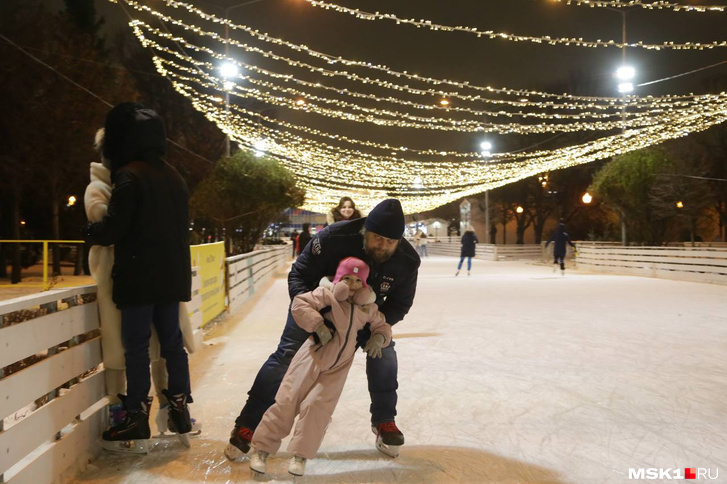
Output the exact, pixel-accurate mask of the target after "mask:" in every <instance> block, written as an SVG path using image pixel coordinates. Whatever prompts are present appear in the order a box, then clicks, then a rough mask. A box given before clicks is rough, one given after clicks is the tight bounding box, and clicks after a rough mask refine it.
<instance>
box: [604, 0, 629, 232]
mask: <svg viewBox="0 0 727 484" xmlns="http://www.w3.org/2000/svg"><path fill="white" fill-rule="evenodd" d="M604 8H606V9H607V10H611V11H613V12H618V13H619V14H621V67H620V68H619V70H618V71H617V74H616V76H617V77H618V78H619V79H621V80H623V81H628V80H630V79H631V78H633V76H634V72H633V69H629V68H628V67H627V66H626V14H627V13H628V10H624V9H621V8H610V7H604ZM632 90H633V84H630V83H625V82H624V83H621V84H619V91H620V92H621V134H622V135H623V134H624V133H625V132H626V93H627V92H630V91H632ZM619 216H620V218H621V245H626V219H625V216H624V214H623V213H621V212H619Z"/></svg>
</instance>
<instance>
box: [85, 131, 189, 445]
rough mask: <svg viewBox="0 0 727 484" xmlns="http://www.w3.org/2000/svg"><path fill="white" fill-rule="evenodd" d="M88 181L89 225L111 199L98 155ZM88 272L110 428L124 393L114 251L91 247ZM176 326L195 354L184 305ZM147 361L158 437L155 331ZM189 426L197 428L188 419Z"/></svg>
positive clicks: (97, 144) (160, 368) (99, 140)
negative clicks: (93, 287) (93, 294)
mask: <svg viewBox="0 0 727 484" xmlns="http://www.w3.org/2000/svg"><path fill="white" fill-rule="evenodd" d="M103 140H104V129H103V128H101V129H99V130H98V132H96V136H95V139H94V148H95V149H96V151H97V152H98V153H99V154H101V151H102V150H103ZM90 173H91V181H90V183H89V184H88V186H87V187H86V192H85V194H84V206H85V209H86V217H87V218H88V221H89V222H91V223H95V222H101V221H102V220H103V217H104V216H105V215H106V213H107V212H108V206H109V201H110V199H111V190H112V188H113V187H112V184H111V162H110V160H108V159H106V158H104V157H103V155H101V162H100V163H97V162H91V166H90ZM88 263H89V270H90V272H91V275H92V276H93V279H94V281H95V282H96V286H97V291H96V301H97V305H98V312H99V322H100V325H101V348H102V356H103V364H104V376H105V379H106V392H107V393H108V396H109V401H110V405H109V413H110V416H111V419H112V424H118V423H121V420H122V416H123V414H124V412H125V410H124V408H123V404H122V403H121V400H120V398H119V396H118V395H121V394H125V393H126V375H125V363H124V347H123V343H122V341H121V311H119V309H118V308H117V307H116V305H115V304H114V302H113V299H112V296H111V293H112V288H113V282H112V280H111V270H112V267H113V265H114V247H113V246H109V247H104V246H101V245H94V246H91V249H90V251H89V254H88ZM179 325H180V327H181V330H182V335H183V337H184V347H185V348H186V349H187V351H188V352H189V353H193V352H194V351H195V349H196V348H195V342H194V335H193V331H192V323H191V321H190V319H189V311H188V309H187V304H186V303H184V302H182V303H180V305H179ZM149 358H150V359H151V376H152V380H153V381H154V388H155V389H156V395H157V399H158V400H159V409H160V411H159V412H158V413H157V419H156V420H157V421H156V423H157V427H158V429H159V431H160V433H164V432H166V430H167V429H168V427H169V426H168V424H167V420H168V418H167V417H168V411H167V409H168V406H169V401H168V400H167V397H166V396H165V395H164V394H163V393H162V392H161V390H162V389H164V388H166V387H167V381H168V375H167V368H166V362H165V361H164V359H163V358H161V355H160V354H159V339H158V338H157V335H156V331H152V337H151V341H150V344H149ZM192 422H193V425H194V426H196V427H199V424H197V423H196V422H195V420H194V419H192Z"/></svg>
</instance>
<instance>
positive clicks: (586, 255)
mask: <svg viewBox="0 0 727 484" xmlns="http://www.w3.org/2000/svg"><path fill="white" fill-rule="evenodd" d="M576 260H577V263H578V268H579V269H582V270H588V271H594V272H610V273H618V274H630V275H636V276H647V277H660V278H667V279H679V280H686V281H695V282H709V283H717V284H727V248H707V247H623V246H590V245H588V246H587V245H584V244H579V247H578V257H577V259H576Z"/></svg>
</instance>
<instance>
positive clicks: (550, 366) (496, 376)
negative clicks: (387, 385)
mask: <svg viewBox="0 0 727 484" xmlns="http://www.w3.org/2000/svg"><path fill="white" fill-rule="evenodd" d="M473 263H474V265H473V271H472V276H470V277H468V276H467V275H466V273H465V274H460V275H459V277H454V272H455V265H456V260H455V259H452V258H447V257H431V258H427V259H425V260H424V261H423V264H422V268H421V271H420V275H419V288H418V293H417V298H416V301H415V303H414V306H413V308H412V310H411V312H410V314H409V315H408V316H407V317H406V319H405V320H404V321H402V322H401V323H399V324H397V325H396V326H395V327H394V335H395V339H396V342H397V346H396V349H397V353H398V356H399V407H398V410H399V416H398V417H397V423H398V425H399V427H400V428H401V429H402V431H403V432H404V434H405V436H406V442H407V443H406V445H405V446H404V447H403V449H402V452H401V455H400V456H399V457H398V458H396V459H391V458H388V457H386V456H384V455H382V454H380V453H379V452H378V451H377V450H376V449H375V448H374V445H373V444H374V436H373V434H372V433H371V431H370V429H369V413H368V405H369V397H368V393H367V390H366V388H367V387H366V375H365V368H364V366H365V358H364V355H363V354H361V355H359V356H358V357H357V358H356V361H355V363H354V366H353V368H352V369H351V373H350V375H349V379H348V383H347V385H346V388H345V390H344V394H343V396H342V398H341V401H340V403H339V406H338V408H337V410H336V412H335V414H334V416H333V422H332V423H331V425H330V427H329V429H328V434H327V435H326V438H325V440H324V442H323V446H322V448H321V450H320V453H319V458H318V459H315V460H313V461H311V462H309V464H308V468H307V470H306V476H305V477H303V478H298V479H296V480H297V481H300V482H312V483H313V482H314V483H359V482H407V483H449V482H467V483H470V482H471V483H481V482H553V483H578V484H580V483H620V482H633V481H629V476H628V472H629V468H672V469H674V468H681V469H682V472H683V469H684V468H685V467H695V468H700V467H701V468H711V469H712V475H714V470H715V469H719V471H720V477H722V478H723V479H724V475H727V442H726V440H725V435H727V407H726V406H725V401H727V368H726V366H727V365H726V363H725V348H727V297H726V296H727V290H726V288H725V287H724V286H718V285H710V284H699V283H691V282H678V281H670V280H659V279H649V278H640V277H628V276H615V275H599V274H588V273H581V272H578V271H568V272H567V273H566V275H565V277H561V276H560V274H559V273H558V274H554V273H552V271H551V268H550V267H546V266H542V265H532V264H528V263H525V262H497V263H495V262H486V261H479V260H477V261H474V262H473ZM463 272H464V271H463ZM287 304H288V299H287V288H286V280H285V278H284V277H280V278H278V279H276V280H275V281H274V282H273V283H272V285H271V286H270V288H269V289H268V290H267V291H265V292H264V293H262V294H258V296H257V299H256V302H255V304H254V306H253V307H250V308H248V309H246V310H243V311H244V312H240V313H238V314H235V315H233V317H232V318H231V322H230V323H229V324H228V325H227V327H226V328H225V329H224V331H220V332H219V334H218V335H216V337H215V338H213V339H211V340H209V341H208V343H211V344H209V345H208V346H206V347H205V348H204V349H203V350H202V351H201V352H199V353H197V354H196V355H194V357H193V359H192V376H193V385H194V386H193V392H194V399H195V403H194V404H193V405H192V413H193V416H194V417H196V418H198V419H199V420H201V421H202V422H203V425H204V431H203V434H202V435H201V436H199V437H196V438H193V439H192V440H193V441H192V448H191V450H184V449H182V448H181V446H180V445H179V444H178V443H177V442H176V441H175V440H165V441H162V442H161V443H160V444H159V445H158V446H157V447H156V448H154V449H153V450H152V452H151V453H150V454H149V455H148V456H145V457H140V456H125V455H124V456H119V455H112V454H108V453H104V454H102V456H101V457H100V458H99V459H97V460H96V461H95V462H94V463H93V465H92V466H91V467H90V468H89V469H88V470H87V471H86V472H85V473H84V474H82V475H81V476H79V477H78V479H77V480H76V481H75V482H78V483H99V484H100V483H124V484H126V483H128V484H131V483H135V484H136V483H153V484H177V483H186V482H214V483H228V482H248V481H249V482H254V480H253V478H252V476H251V474H250V470H249V466H248V463H247V462H243V463H232V462H229V461H228V460H227V459H226V458H225V457H224V455H223V453H222V451H223V449H224V447H225V444H226V442H227V438H228V435H229V432H230V430H231V428H232V426H233V422H234V418H235V417H236V416H237V414H238V412H239V410H240V409H241V407H242V405H243V403H244V401H245V397H246V392H247V390H248V389H249V388H250V386H251V384H252V381H253V379H254V377H255V375H256V373H257V370H258V369H259V367H260V366H261V365H262V363H263V362H264V361H265V359H266V358H267V356H268V355H269V354H270V353H271V352H272V351H273V350H274V349H275V346H276V344H277V341H278V339H279V337H280V333H281V331H282V328H283V324H284V320H285V312H286V308H287ZM155 406H156V405H155ZM286 445H287V441H286V442H284V443H283V447H282V451H283V453H281V454H279V455H278V456H277V457H274V458H271V460H270V461H269V464H268V466H269V473H268V475H267V477H266V478H265V479H264V480H268V481H273V480H277V481H286V480H289V477H290V476H289V475H288V474H287V471H286V470H287V460H288V458H289V455H288V454H286V453H284V451H285V448H286ZM696 482H699V480H697V481H696ZM704 482H707V481H704ZM711 482H714V481H711Z"/></svg>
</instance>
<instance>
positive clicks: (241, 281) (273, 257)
mask: <svg viewBox="0 0 727 484" xmlns="http://www.w3.org/2000/svg"><path fill="white" fill-rule="evenodd" d="M290 257H291V248H290V244H286V245H277V246H270V248H265V249H262V250H256V251H254V252H250V253H248V254H242V255H236V256H234V257H228V258H227V294H228V298H229V302H228V308H229V311H230V312H234V311H235V310H236V309H238V308H239V307H240V306H241V305H242V304H243V303H244V302H245V301H247V300H248V299H249V298H251V297H252V296H253V295H254V294H255V288H256V286H257V287H260V285H261V284H263V283H264V282H265V281H267V280H268V279H269V278H270V277H272V276H273V275H274V274H275V273H277V272H279V271H281V270H283V269H284V268H285V266H286V265H287V264H290V263H291V261H290Z"/></svg>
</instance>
